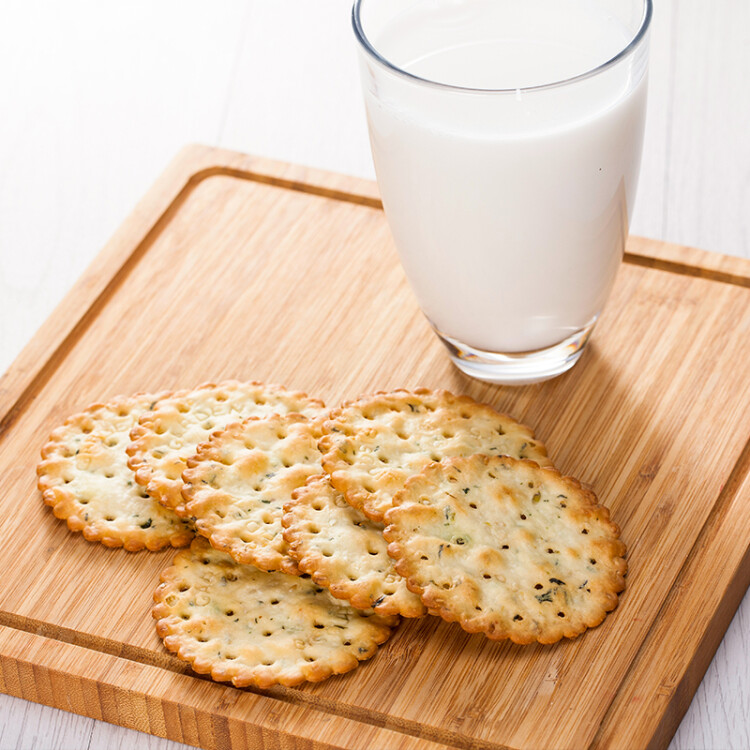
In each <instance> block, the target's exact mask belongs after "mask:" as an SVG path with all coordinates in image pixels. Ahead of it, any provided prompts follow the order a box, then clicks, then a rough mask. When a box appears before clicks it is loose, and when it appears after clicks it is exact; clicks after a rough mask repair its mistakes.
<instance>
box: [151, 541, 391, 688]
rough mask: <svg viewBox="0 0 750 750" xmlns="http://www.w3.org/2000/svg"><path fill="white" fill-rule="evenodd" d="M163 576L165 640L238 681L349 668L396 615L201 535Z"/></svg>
mask: <svg viewBox="0 0 750 750" xmlns="http://www.w3.org/2000/svg"><path fill="white" fill-rule="evenodd" d="M161 581H162V583H161V584H160V585H159V587H158V588H157V589H156V592H155V593H154V601H155V602H156V604H155V606H154V608H153V612H152V614H153V616H154V618H155V619H156V620H158V622H157V625H156V629H157V632H158V634H159V636H161V638H162V639H163V640H164V645H165V646H166V647H167V648H168V649H169V650H170V651H174V652H176V653H177V655H178V656H179V657H180V658H181V659H184V660H185V661H187V662H190V664H191V665H192V668H193V669H194V670H195V671H196V672H199V673H201V674H210V675H211V677H212V678H213V679H214V680H217V681H231V682H232V683H233V684H234V685H235V686H236V687H247V686H249V685H254V686H257V687H260V688H267V687H270V686H271V685H275V684H281V685H290V686H291V685H297V684H299V683H301V682H304V681H305V680H308V681H310V682H318V681H320V680H324V679H325V678H326V677H329V676H330V675H332V674H341V673H343V672H348V671H349V670H351V669H354V667H356V666H357V665H358V664H359V662H360V661H363V660H365V659H369V658H370V657H372V656H373V655H374V654H375V652H376V651H377V648H378V645H379V644H381V643H383V642H384V641H385V640H386V639H387V638H388V636H389V635H390V634H391V630H392V628H393V627H395V625H396V624H397V622H398V620H397V618H383V617H381V616H379V615H375V614H373V613H371V612H360V611H358V610H355V609H354V608H352V607H351V606H349V605H348V604H345V603H344V602H341V601H339V600H337V599H334V598H333V597H332V596H331V595H330V594H329V593H328V592H327V591H326V590H325V589H324V588H322V587H320V586H318V585H317V584H315V583H313V582H312V581H311V580H310V579H309V578H307V577H305V578H300V577H297V576H290V575H287V574H285V573H265V572H263V571H260V570H258V569H257V568H254V567H253V566H251V565H240V564H238V563H236V562H235V561H234V560H232V558H231V557H229V555H227V554H225V553H223V552H219V551H218V550H215V549H213V548H212V547H211V546H210V545H209V544H208V542H207V541H206V540H205V539H202V538H200V537H196V539H195V541H194V542H193V544H192V546H191V548H190V549H189V550H184V551H182V552H180V553H179V554H178V555H177V556H176V557H175V560H174V564H173V566H172V567H171V568H169V569H167V570H166V571H164V573H162V575H161Z"/></svg>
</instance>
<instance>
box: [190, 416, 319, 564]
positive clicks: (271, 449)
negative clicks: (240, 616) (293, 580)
mask: <svg viewBox="0 0 750 750" xmlns="http://www.w3.org/2000/svg"><path fill="white" fill-rule="evenodd" d="M319 436H320V433H319V429H318V428H317V427H316V423H315V422H312V421H310V420H308V419H307V417H304V416H302V415H301V414H284V415H279V414H273V415H271V416H268V417H264V418H262V419H259V418H258V417H250V418H248V419H246V420H244V421H243V422H241V423H236V424H233V425H230V426H229V427H228V428H227V429H226V430H223V431H221V432H217V433H215V434H214V435H212V436H211V439H210V440H209V441H208V442H206V443H203V444H202V445H200V446H199V447H198V452H197V453H196V455H195V456H193V457H192V458H189V459H188V462H187V468H186V469H185V471H184V472H183V480H184V482H185V486H184V488H183V496H184V499H185V508H186V512H187V515H188V517H190V518H191V519H192V520H193V521H194V523H195V525H196V528H197V529H198V531H199V532H200V533H201V534H202V535H203V536H205V537H207V538H208V539H209V540H210V541H211V544H212V545H213V546H214V547H215V548H216V549H219V550H223V551H224V552H227V553H228V554H229V555H231V556H232V557H233V558H234V559H235V560H237V562H241V563H252V564H253V565H255V566H257V567H258V568H261V569H262V570H281V571H283V572H285V573H290V574H296V573H299V570H298V569H297V564H296V562H295V561H294V560H293V559H292V558H291V557H290V556H289V554H288V550H287V545H286V542H285V541H284V538H283V537H282V528H281V516H282V514H283V512H284V503H285V502H288V501H289V500H290V499H291V496H292V492H293V491H294V490H296V489H297V488H298V487H301V486H302V485H304V484H305V481H306V480H307V478H308V477H310V476H312V475H314V474H319V473H320V472H321V470H322V469H321V466H320V452H319V451H318V447H317V443H318V438H319Z"/></svg>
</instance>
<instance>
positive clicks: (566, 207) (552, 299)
mask: <svg viewBox="0 0 750 750" xmlns="http://www.w3.org/2000/svg"><path fill="white" fill-rule="evenodd" d="M605 6H607V3H603V2H601V1H600V2H596V0H474V2H468V3H467V2H461V1H460V0H458V1H457V0H422V1H421V2H416V3H411V4H409V3H406V4H405V10H403V11H402V12H400V13H398V14H397V15H396V16H395V17H394V18H392V19H390V20H389V21H388V23H385V24H381V25H380V27H378V19H377V18H376V17H373V19H372V20H370V21H368V23H369V26H370V30H371V31H373V32H374V33H373V35H372V36H371V37H370V38H371V40H372V43H373V46H374V47H375V49H376V50H377V51H378V52H379V53H380V54H381V55H382V56H383V57H384V58H385V59H386V60H387V61H388V62H390V63H392V64H393V65H395V66H396V67H398V68H401V69H402V70H405V71H407V72H408V73H411V74H412V75H414V76H418V77H420V78H422V79H426V80H427V81H432V82H437V83H441V84H448V85H450V86H454V87H468V88H473V89H511V90H510V91H503V92H487V91H457V90H455V89H448V88H446V87H441V86H436V85H433V84H419V83H418V82H417V83H415V81H414V80H409V79H408V77H405V76H403V75H399V74H398V73H393V72H389V71H388V70H387V68H386V67H385V66H382V65H380V66H376V67H377V68H378V71H377V74H373V72H372V69H371V67H370V68H368V66H372V65H373V63H372V61H371V60H370V61H367V60H366V62H365V66H364V77H365V103H366V108H367V115H368V121H369V125H370V137H371V142H372V150H373V157H374V161H375V169H376V172H377V178H378V184H379V187H380V191H381V193H382V196H383V203H384V207H385V212H386V215H387V218H388V221H389V224H390V226H391V230H392V232H393V236H394V239H395V243H396V246H397V248H398V251H399V254H400V256H401V260H402V263H403V266H404V269H405V271H406V274H407V276H408V278H409V281H410V283H411V284H412V287H413V289H414V291H415V293H416V295H417V298H418V300H419V303H420V306H421V307H422V309H423V311H424V312H425V314H426V315H427V317H428V318H429V319H430V321H431V322H432V324H433V325H434V327H435V328H436V329H437V330H438V332H440V333H441V334H442V335H443V336H444V337H446V338H449V339H452V340H455V341H457V342H460V343H461V344H463V345H467V346H469V347H473V348H476V349H479V350H484V351H489V352H504V353H514V352H526V351H533V350H538V349H542V348H544V347H549V346H552V345H555V344H557V343H558V342H560V341H562V340H563V339H565V338H566V337H568V336H570V335H571V334H574V333H575V332H577V331H580V330H581V329H584V328H585V327H586V326H587V325H589V324H592V323H593V322H594V321H595V320H596V318H597V316H598V315H599V313H600V312H601V310H602V308H603V306H604V302H605V300H606V298H607V295H608V294H609V291H610V289H611V287H612V284H613V282H614V279H615V275H616V273H617V270H618V266H619V263H620V260H621V258H622V254H623V251H624V244H625V238H626V237H627V233H628V219H629V215H630V212H631V209H632V205H633V200H634V196H635V186H636V181H637V176H638V167H639V160H640V150H641V139H642V132H643V120H644V111H645V95H646V76H645V59H644V60H642V61H641V60H639V59H637V58H635V56H631V57H633V58H635V59H631V60H626V61H625V62H623V63H619V64H617V65H612V66H610V67H609V68H608V69H606V70H604V71H602V72H600V73H598V74H597V75H593V76H588V77H584V78H582V79H580V80H578V81H576V82H571V83H568V84H565V85H561V86H553V87H547V88H543V89H539V90H534V89H533V88H531V89H530V87H535V86H543V85H544V84H549V83H552V82H556V81H561V80H564V79H570V78H573V77H575V76H579V75H581V74H584V73H586V72H587V71H590V70H592V69H593V68H596V67H597V66H599V65H601V64H602V63H605V62H607V61H608V60H610V59H611V58H612V57H614V56H615V55H617V54H618V53H619V52H620V50H622V49H624V48H625V47H626V46H627V44H628V42H629V40H630V39H631V38H632V33H630V34H629V33H628V31H627V30H626V28H625V26H624V25H623V22H622V20H621V19H619V18H617V17H615V16H614V15H613V14H611V13H608V12H607V11H606V10H605ZM365 20H366V21H367V19H365ZM365 32H366V33H370V32H368V27H367V25H365Z"/></svg>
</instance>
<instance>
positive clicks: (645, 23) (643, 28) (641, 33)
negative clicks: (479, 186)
mask: <svg viewBox="0 0 750 750" xmlns="http://www.w3.org/2000/svg"><path fill="white" fill-rule="evenodd" d="M364 2H365V0H354V5H353V6H352V26H353V28H354V35H355V36H356V37H357V41H358V42H359V43H360V45H361V46H362V48H363V49H364V50H365V52H367V53H368V54H369V55H370V56H371V57H372V58H373V59H374V60H375V62H377V63H379V64H380V65H382V66H383V67H385V68H387V69H388V70H390V71H391V72H393V73H396V74H397V75H398V76H400V77H401V78H405V79H407V80H409V81H411V82H413V83H418V84H422V85H426V86H428V87H431V88H436V89H441V90H444V91H455V92H463V93H469V94H518V93H519V92H527V91H544V90H546V89H554V88H558V87H561V86H567V85H569V84H572V83H576V82H577V81H582V80H585V79H586V78H591V77H592V76H595V75H598V74H599V73H601V72H603V71H605V70H607V69H608V68H611V67H612V66H614V65H616V64H617V63H618V62H620V60H623V59H624V58H625V57H627V56H628V55H629V54H630V53H631V52H632V51H633V50H635V48H636V47H637V46H638V45H639V44H640V42H641V41H642V40H643V38H644V37H645V35H646V32H647V31H648V28H649V26H650V25H651V17H652V15H653V10H654V8H653V0H643V6H644V11H643V16H642V17H641V23H640V25H639V27H638V30H637V31H636V32H635V34H634V36H633V38H632V39H631V40H630V41H629V42H628V44H627V45H626V46H625V47H623V48H622V49H621V50H620V51H619V52H618V53H617V54H616V55H615V56H614V57H611V58H610V59H609V60H606V61H605V62H603V63H601V64H600V65H597V66H596V67H595V68H591V69H590V70H587V71H584V72H583V73H579V74H578V75H575V76H571V77H570V78H563V79H561V80H559V81H550V82H549V83H541V84H538V85H536V86H517V87H515V88H502V89H493V88H480V87H473V86H456V85H454V84H451V83H441V82H440V81H433V80H431V79H429V78H422V77H421V76H418V75H414V73H409V72H408V71H407V70H404V69H403V68H400V67H399V66H398V65H395V64H394V63H392V62H391V61H390V60H388V59H387V58H385V57H383V55H381V54H380V53H379V52H378V51H377V50H376V49H375V47H374V45H373V44H372V42H370V40H369V39H368V38H367V34H365V30H364V28H363V27H362V19H361V17H360V16H361V13H360V10H361V8H362V4H363V3H364Z"/></svg>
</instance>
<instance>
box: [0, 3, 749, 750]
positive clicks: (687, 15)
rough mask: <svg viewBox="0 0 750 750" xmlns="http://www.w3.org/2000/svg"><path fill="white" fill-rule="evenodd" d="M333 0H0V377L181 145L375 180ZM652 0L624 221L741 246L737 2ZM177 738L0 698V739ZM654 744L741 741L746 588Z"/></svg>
mask: <svg viewBox="0 0 750 750" xmlns="http://www.w3.org/2000/svg"><path fill="white" fill-rule="evenodd" d="M349 5H350V0H315V2H312V1H311V0H222V2H200V0H129V2H128V3H118V4H115V3H102V2H98V1H95V0H68V2H66V3H60V2H55V0H5V1H4V2H3V4H2V12H1V13H0V344H2V345H1V346H0V372H1V371H3V370H5V369H6V368H7V367H8V366H9V365H10V364H11V362H12V361H13V359H14V358H15V356H16V355H17V354H18V352H19V351H20V349H21V347H22V346H23V345H24V344H25V343H26V342H27V341H28V340H29V339H30V338H31V336H32V335H33V333H34V331H35V330H36V329H37V327H38V326H39V325H40V324H41V323H42V321H43V320H44V319H45V318H46V317H47V316H48V315H49V313H50V312H51V311H52V309H53V308H54V306H55V305H56V304H57V302H58V301H59V300H60V298H61V297H62V296H63V294H64V293H65V292H66V291H67V289H68V288H69V287H70V286H71V285H72V283H73V282H74V280H75V279H76V278H77V277H78V276H79V274H80V273H81V272H82V271H83V269H84V268H85V266H86V265H87V264H88V263H89V261H90V260H91V259H92V258H93V256H94V255H95V254H96V253H97V251H98V250H99V249H100V248H101V246H102V245H103V244H104V242H105V241H106V240H107V238H108V237H109V235H110V234H111V233H112V232H113V231H114V230H115V228H116V227H117V226H118V225H119V224H120V222H121V221H122V219H123V218H124V217H125V216H126V215H127V213H128V212H129V211H130V210H131V208H132V207H133V205H134V204H135V202H136V201H137V199H138V198H139V197H140V196H141V195H142V194H143V193H144V192H145V191H146V189H147V188H148V187H149V186H150V184H151V183H152V182H153V180H154V179H155V178H156V177H157V175H158V174H159V173H160V172H161V171H162V169H163V168H164V166H165V165H166V164H167V162H168V161H169V160H170V159H171V158H172V156H173V155H174V154H175V153H176V152H177V151H178V150H179V148H180V147H181V146H183V145H184V144H186V143H189V142H202V143H207V144H213V145H218V146H224V147H227V148H233V149H237V150H240V151H246V152H250V153H255V154H259V155H262V156H269V157H273V158H278V159H282V160H286V161H293V162H299V163H303V164H308V165H311V166H316V167H322V168H325V169H330V170H335V171H340V172H346V173H349V174H354V175H358V176H363V177H374V174H373V170H372V164H371V160H370V154H369V146H368V141H367V134H366V128H365V121H364V114H363V110H362V105H361V102H360V94H359V82H358V79H357V70H356V64H355V56H354V52H355V51H354V42H353V39H352V35H351V33H350V25H349ZM656 6H657V7H656V12H655V19H654V24H653V34H652V45H651V49H652V63H651V88H650V95H649V114H648V123H647V131H646V144H645V153H644V162H643V169H642V175H641V183H640V188H639V198H638V203H637V205H636V209H635V217H634V220H633V224H632V227H631V229H632V231H633V233H635V234H642V235H646V236H649V237H656V238H660V239H665V240H670V241H674V242H679V243H683V244H686V245H693V246H696V247H700V248H703V249H706V250H714V251H719V252H723V253H729V254H735V255H744V256H750V135H749V133H750V93H748V92H750V2H748V0H722V2H720V3H706V2H705V0H679V2H678V0H656ZM749 533H750V530H749ZM0 585H2V584H1V583H0ZM180 747H185V746H182V745H179V744H177V743H173V742H169V741H166V740H162V739H158V738H155V737H150V736H148V735H145V734H140V733H138V732H134V731H131V730H127V729H122V728H120V727H115V726H112V725H109V724H105V723H103V722H98V721H94V720H92V719H86V718H82V717H79V716H75V715H73V714H68V713H64V712H62V711H58V710H55V709H50V708H47V707H44V706H39V705H36V704H32V703H28V702H26V701H22V700H19V699H15V698H10V697H8V696H4V695H0V750H10V749H11V748H13V749H18V750H21V749H24V750H25V749H29V750H31V749H34V750H63V749H67V748H76V749H78V748H107V749H109V748H133V749H134V750H143V749H145V748H150V749H151V750H155V749H156V748H159V750H167V749H169V750H176V749H177V748H180ZM670 747H671V749H672V750H687V749H688V748H711V749H716V750H719V749H722V750H723V749H724V748H727V749H730V748H731V749H732V750H748V748H750V595H746V596H745V599H744V601H743V603H742V605H741V606H740V609H739V611H738V612H737V614H736V615H735V617H734V620H733V622H732V624H731V626H730V628H729V630H728V632H727V634H726V637H725V638H724V640H723V642H722V644H721V646H720V647H719V650H718V652H717V654H716V657H715V658H714V660H713V662H712V663H711V666H710V667H709V669H708V672H707V673H706V676H705V678H704V680H703V682H702V684H701V685H700V687H699V689H698V692H697V693H696V696H695V699H694V700H693V702H692V705H691V706H690V709H689V710H688V712H687V714H686V716H685V719H684V720H683V722H682V724H681V726H680V728H679V730H678V732H677V734H676V736H675V738H674V740H673V741H672V744H671V746H670Z"/></svg>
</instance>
